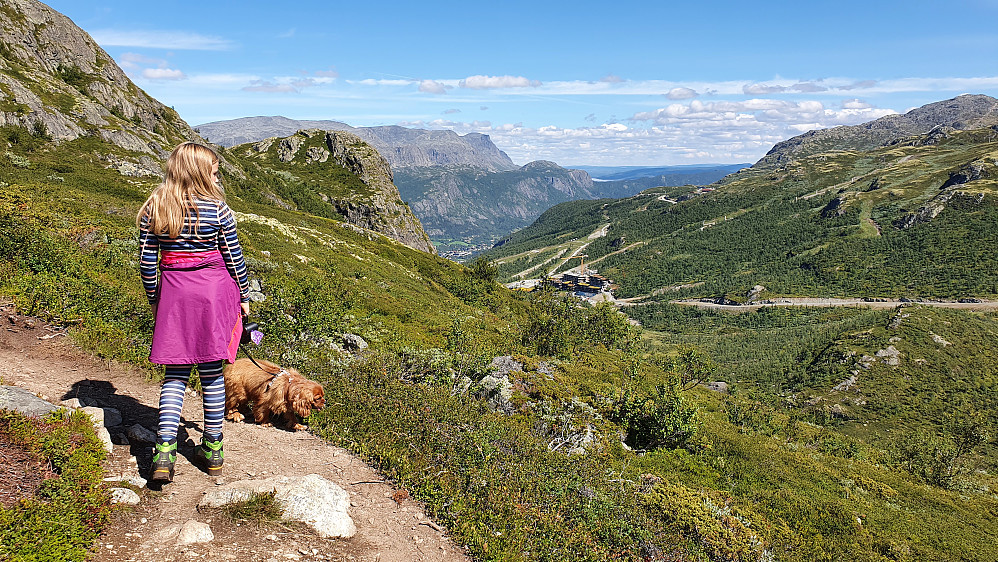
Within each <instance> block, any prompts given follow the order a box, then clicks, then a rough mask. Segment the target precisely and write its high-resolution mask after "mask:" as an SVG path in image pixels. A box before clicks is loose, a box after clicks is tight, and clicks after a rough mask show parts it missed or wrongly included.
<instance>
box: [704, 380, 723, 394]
mask: <svg viewBox="0 0 998 562" xmlns="http://www.w3.org/2000/svg"><path fill="white" fill-rule="evenodd" d="M703 386H704V387H706V388H707V389H708V390H713V391H714V392H720V393H721V394H727V393H728V383H726V382H724V381H714V382H705V383H703Z"/></svg>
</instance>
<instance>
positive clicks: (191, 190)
mask: <svg viewBox="0 0 998 562" xmlns="http://www.w3.org/2000/svg"><path fill="white" fill-rule="evenodd" d="M219 162H220V159H219V157H218V154H216V153H215V151H214V150H212V149H210V148H208V147H207V146H204V145H203V144H198V143H195V142H184V143H180V144H179V145H177V148H174V149H173V152H171V153H170V158H169V159H167V161H166V179H164V180H163V183H161V184H159V186H158V187H156V189H154V190H153V191H152V194H151V195H149V198H148V199H146V202H145V203H143V204H142V207H141V209H140V210H139V214H138V216H136V217H135V224H136V226H138V227H139V228H141V227H142V221H143V219H144V218H146V217H148V220H149V225H148V228H149V232H152V233H153V234H166V235H168V236H169V237H170V238H176V237H177V236H179V235H180V232H181V231H182V230H183V228H184V218H185V217H186V216H188V215H189V214H190V213H193V214H194V216H195V217H197V218H200V217H199V215H198V207H197V204H196V203H195V201H194V200H195V199H215V200H218V201H225V192H223V191H222V187H221V186H220V185H219V184H217V183H215V178H214V177H213V176H212V173H211V167H212V165H214V164H218V163H219ZM195 228H196V227H195Z"/></svg>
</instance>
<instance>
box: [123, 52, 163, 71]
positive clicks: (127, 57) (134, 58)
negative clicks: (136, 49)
mask: <svg viewBox="0 0 998 562" xmlns="http://www.w3.org/2000/svg"><path fill="white" fill-rule="evenodd" d="M143 64H154V65H156V66H157V67H158V68H166V67H167V66H168V65H169V63H168V62H167V61H166V59H157V58H153V57H147V56H145V55H140V54H138V53H122V54H121V56H119V57H118V66H120V67H121V68H124V69H125V70H136V69H138V68H141V65H143Z"/></svg>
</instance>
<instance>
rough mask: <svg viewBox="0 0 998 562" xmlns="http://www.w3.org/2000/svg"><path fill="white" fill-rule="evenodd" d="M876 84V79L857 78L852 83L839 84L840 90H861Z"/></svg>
mask: <svg viewBox="0 0 998 562" xmlns="http://www.w3.org/2000/svg"><path fill="white" fill-rule="evenodd" d="M876 85H877V81H876V80H859V81H857V82H853V83H852V84H844V85H842V86H839V89H840V90H863V89H866V88H872V87H874V86H876Z"/></svg>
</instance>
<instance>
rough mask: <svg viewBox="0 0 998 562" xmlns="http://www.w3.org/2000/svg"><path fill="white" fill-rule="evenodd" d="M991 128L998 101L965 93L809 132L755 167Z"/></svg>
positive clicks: (781, 146) (776, 148)
mask: <svg viewBox="0 0 998 562" xmlns="http://www.w3.org/2000/svg"><path fill="white" fill-rule="evenodd" d="M994 125H998V99H995V98H993V97H991V96H986V95H983V94H964V95H960V96H957V97H955V98H952V99H948V100H943V101H938V102H934V103H930V104H927V105H923V106H922V107H916V108H915V109H912V110H910V111H908V112H907V113H904V114H894V115H887V116H884V117H881V118H879V119H876V120H874V121H870V122H867V123H863V124H861V125H843V126H840V127H832V128H829V129H816V130H813V131H808V132H806V133H804V134H802V135H798V136H796V137H793V138H790V139H787V140H785V141H782V142H779V143H777V144H776V146H774V147H773V148H772V150H770V151H769V152H768V153H767V154H766V155H765V156H763V157H762V158H761V159H760V160H759V161H758V162H757V163H756V164H755V165H756V166H757V167H764V168H765V167H774V166H779V165H782V164H785V163H787V162H789V161H791V160H796V159H799V158H803V157H805V156H809V155H811V154H817V153H819V152H825V151H829V150H870V149H873V148H876V147H878V146H883V145H886V144H889V143H892V142H895V141H897V140H899V139H903V138H906V137H912V136H917V135H924V134H926V133H928V132H929V131H931V130H932V129H934V128H936V127H940V126H941V127H950V128H953V129H956V130H968V129H979V128H982V127H991V126H994Z"/></svg>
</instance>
